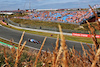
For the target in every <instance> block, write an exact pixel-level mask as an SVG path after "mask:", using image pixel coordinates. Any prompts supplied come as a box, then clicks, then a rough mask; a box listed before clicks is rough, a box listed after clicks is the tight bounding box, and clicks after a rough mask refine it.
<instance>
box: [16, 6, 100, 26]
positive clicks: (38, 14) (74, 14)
mask: <svg viewBox="0 0 100 67" xmlns="http://www.w3.org/2000/svg"><path fill="white" fill-rule="evenodd" d="M96 7H99V5H95V6H93V9H95V8H96ZM50 10H51V9H50ZM18 18H20V19H31V20H41V21H51V22H60V23H71V24H78V25H80V24H83V23H85V20H89V21H95V19H94V18H95V16H94V15H93V13H92V11H91V9H89V10H77V11H56V10H55V11H48V9H45V10H36V11H34V12H33V13H31V14H29V15H27V16H24V17H18Z"/></svg>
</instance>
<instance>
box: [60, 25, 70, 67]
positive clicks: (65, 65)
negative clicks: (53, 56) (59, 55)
mask: <svg viewBox="0 0 100 67" xmlns="http://www.w3.org/2000/svg"><path fill="white" fill-rule="evenodd" d="M59 31H60V37H61V47H62V48H63V51H64V52H63V55H64V57H63V63H64V64H63V67H68V60H67V46H66V41H65V38H64V35H63V32H62V29H61V26H60V25H59Z"/></svg>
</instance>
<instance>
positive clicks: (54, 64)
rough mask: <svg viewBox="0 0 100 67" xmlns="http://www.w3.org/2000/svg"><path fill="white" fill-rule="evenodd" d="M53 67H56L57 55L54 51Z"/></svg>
mask: <svg viewBox="0 0 100 67" xmlns="http://www.w3.org/2000/svg"><path fill="white" fill-rule="evenodd" d="M52 61H53V65H52V66H53V67H56V53H55V52H54V51H53V60H52Z"/></svg>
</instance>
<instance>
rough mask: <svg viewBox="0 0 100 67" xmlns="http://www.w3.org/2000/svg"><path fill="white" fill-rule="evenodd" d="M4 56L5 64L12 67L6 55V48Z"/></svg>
mask: <svg viewBox="0 0 100 67" xmlns="http://www.w3.org/2000/svg"><path fill="white" fill-rule="evenodd" d="M4 56H5V62H6V64H7V66H8V67H10V65H9V63H8V58H7V55H6V49H5V48H4Z"/></svg>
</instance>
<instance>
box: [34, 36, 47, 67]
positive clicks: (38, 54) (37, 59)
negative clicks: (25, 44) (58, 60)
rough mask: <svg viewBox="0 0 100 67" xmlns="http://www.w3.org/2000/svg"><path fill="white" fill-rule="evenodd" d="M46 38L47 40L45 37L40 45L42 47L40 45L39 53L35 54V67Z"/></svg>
mask: <svg viewBox="0 0 100 67" xmlns="http://www.w3.org/2000/svg"><path fill="white" fill-rule="evenodd" d="M46 38H47V37H45V39H44V41H43V43H42V45H41V48H40V50H39V52H38V54H37V56H36V60H35V67H36V64H37V61H38V58H39V55H40V53H41V51H42V48H43V46H44V43H45V41H46Z"/></svg>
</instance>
